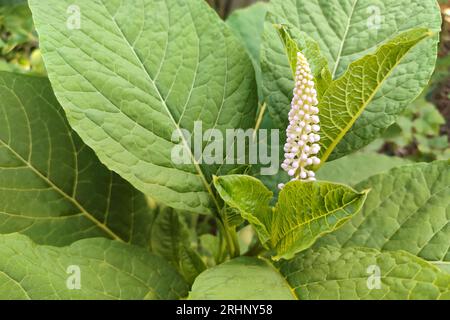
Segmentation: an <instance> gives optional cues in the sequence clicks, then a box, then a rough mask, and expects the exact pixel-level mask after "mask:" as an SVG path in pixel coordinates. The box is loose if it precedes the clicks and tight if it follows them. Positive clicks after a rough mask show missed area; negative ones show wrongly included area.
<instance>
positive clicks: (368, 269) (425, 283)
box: [189, 247, 450, 300]
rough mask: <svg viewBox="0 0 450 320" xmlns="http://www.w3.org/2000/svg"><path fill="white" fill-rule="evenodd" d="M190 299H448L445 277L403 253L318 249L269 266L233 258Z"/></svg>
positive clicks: (199, 282)
mask: <svg viewBox="0 0 450 320" xmlns="http://www.w3.org/2000/svg"><path fill="white" fill-rule="evenodd" d="M189 297H190V298H191V299H216V300H217V299H236V300H238V299H260V300H266V299H285V300H290V299H292V298H293V297H294V298H295V299H300V300H317V299H344V300H345V299H358V300H359V299H371V300H380V299H381V300H383V299H385V300H390V299H391V300H392V299H401V300H405V299H411V300H413V299H419V300H420V299H450V275H449V274H446V273H445V272H442V271H440V270H439V269H438V268H437V267H435V266H433V265H431V264H429V263H427V262H426V261H424V260H422V259H420V258H417V257H415V256H413V255H411V254H408V253H406V252H386V253H380V252H379V251H377V250H374V249H364V248H360V249H358V248H348V249H338V248H332V247H322V248H320V249H317V250H312V249H310V250H307V251H305V252H303V253H300V254H298V255H297V256H296V257H295V258H294V259H292V260H289V261H286V260H284V261H280V262H278V263H276V264H275V268H274V266H272V265H270V264H269V263H268V262H266V261H264V260H259V259H255V258H238V259H235V260H231V261H229V262H226V263H224V264H222V265H220V266H218V267H215V268H212V269H209V270H207V271H205V272H204V273H202V274H201V275H200V276H199V277H198V278H197V279H196V281H195V283H194V285H193V287H192V290H191V292H190V294H189Z"/></svg>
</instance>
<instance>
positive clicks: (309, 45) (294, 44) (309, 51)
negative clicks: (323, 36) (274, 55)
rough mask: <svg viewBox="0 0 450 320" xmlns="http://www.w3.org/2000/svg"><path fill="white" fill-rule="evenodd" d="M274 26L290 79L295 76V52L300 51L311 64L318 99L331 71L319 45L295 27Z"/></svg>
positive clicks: (328, 80)
mask: <svg viewBox="0 0 450 320" xmlns="http://www.w3.org/2000/svg"><path fill="white" fill-rule="evenodd" d="M274 27H275V28H276V29H277V31H278V34H279V36H280V38H281V40H282V41H283V44H284V48H285V50H286V54H287V58H288V61H289V65H290V67H291V69H292V79H294V78H295V72H296V69H297V61H298V58H297V53H298V52H302V53H303V55H304V56H305V57H306V58H307V59H308V62H309V64H310V66H311V71H312V73H313V75H314V82H315V86H316V88H317V96H318V98H319V100H320V99H321V97H322V95H323V94H324V92H325V91H326V89H327V88H328V86H329V84H330V83H331V72H330V70H329V69H328V61H327V59H326V58H325V57H324V56H323V55H322V53H321V52H320V48H319V45H318V44H317V42H316V41H315V40H313V39H312V38H310V37H309V36H308V35H307V34H306V33H304V32H301V31H300V30H297V29H296V28H295V27H292V26H287V25H281V24H278V25H274Z"/></svg>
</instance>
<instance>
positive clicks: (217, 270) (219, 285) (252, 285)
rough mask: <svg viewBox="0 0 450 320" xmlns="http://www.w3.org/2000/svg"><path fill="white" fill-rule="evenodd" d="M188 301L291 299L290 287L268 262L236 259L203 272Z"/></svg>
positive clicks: (195, 283)
mask: <svg viewBox="0 0 450 320" xmlns="http://www.w3.org/2000/svg"><path fill="white" fill-rule="evenodd" d="M189 299H191V300H293V299H296V296H295V295H294V294H293V292H292V291H291V288H290V287H289V284H288V283H287V282H286V280H285V279H284V278H283V277H282V275H281V274H279V273H278V271H277V270H276V269H274V268H273V266H271V265H270V264H269V263H267V262H265V261H263V260H260V259H256V258H249V257H241V258H237V259H234V260H231V261H228V262H225V263H224V264H221V265H219V266H217V267H214V268H212V269H209V270H207V271H205V272H204V273H202V274H201V275H200V276H199V277H198V278H197V279H196V280H195V282H194V285H193V286H192V289H191V292H190V293H189Z"/></svg>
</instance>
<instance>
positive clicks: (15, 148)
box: [0, 72, 152, 246]
mask: <svg viewBox="0 0 450 320" xmlns="http://www.w3.org/2000/svg"><path fill="white" fill-rule="evenodd" d="M0 96H1V97H2V98H1V100H0V233H3V234H4V233H13V232H20V233H23V234H25V235H27V236H29V237H30V238H31V239H32V240H33V241H35V242H37V243H39V244H50V245H67V244H70V243H72V242H74V241H76V240H79V239H83V238H88V237H108V238H112V239H116V240H122V241H124V242H130V243H133V244H138V245H142V246H147V243H148V240H149V232H148V229H147V228H148V226H149V225H150V223H151V219H152V215H151V212H150V210H149V208H148V205H147V201H146V198H145V196H144V195H143V194H142V193H140V192H139V191H137V190H136V189H134V188H133V187H132V186H131V185H130V184H129V183H128V182H126V181H125V180H123V179H122V178H120V177H119V176H118V175H117V174H115V173H113V172H111V171H109V170H108V169H107V168H106V167H105V166H103V165H102V164H101V163H100V162H99V161H98V159H97V157H96V156H95V154H94V152H92V150H90V149H89V148H87V147H86V145H85V144H84V143H83V142H82V141H81V139H80V138H79V137H78V136H77V134H76V133H75V132H73V131H72V129H71V128H70V127H69V125H68V123H67V120H66V119H65V115H64V112H63V110H62V108H61V107H60V105H59V104H58V102H57V101H56V99H55V96H54V94H53V92H52V88H51V86H50V83H49V82H48V80H47V79H46V78H38V77H29V76H22V75H14V74H11V73H4V72H0Z"/></svg>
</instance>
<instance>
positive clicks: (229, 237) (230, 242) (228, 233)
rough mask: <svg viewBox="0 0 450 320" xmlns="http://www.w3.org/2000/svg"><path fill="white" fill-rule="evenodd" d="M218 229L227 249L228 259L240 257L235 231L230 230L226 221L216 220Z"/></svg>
mask: <svg viewBox="0 0 450 320" xmlns="http://www.w3.org/2000/svg"><path fill="white" fill-rule="evenodd" d="M217 225H218V227H219V231H220V234H221V236H222V237H223V238H224V239H225V242H226V244H227V247H228V253H229V255H230V258H231V259H233V258H235V257H238V256H239V255H240V248H239V242H238V240H237V235H236V231H235V230H234V229H233V228H231V227H230V226H229V225H228V223H227V221H226V219H222V217H220V219H218V224H217Z"/></svg>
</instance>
